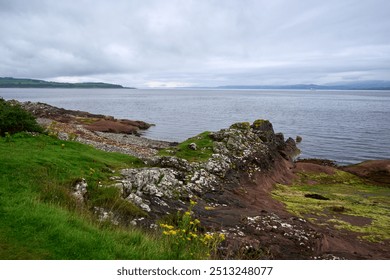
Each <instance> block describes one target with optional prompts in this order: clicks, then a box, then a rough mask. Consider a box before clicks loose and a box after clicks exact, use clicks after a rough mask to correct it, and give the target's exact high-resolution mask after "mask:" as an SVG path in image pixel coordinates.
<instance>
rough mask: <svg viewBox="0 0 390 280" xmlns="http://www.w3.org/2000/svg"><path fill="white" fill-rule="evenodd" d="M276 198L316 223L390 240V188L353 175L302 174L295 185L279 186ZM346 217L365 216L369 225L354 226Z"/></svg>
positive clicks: (339, 172) (366, 237)
mask: <svg viewBox="0 0 390 280" xmlns="http://www.w3.org/2000/svg"><path fill="white" fill-rule="evenodd" d="M305 194H318V195H321V196H323V197H325V198H328V199H329V200H318V199H312V198H306V197H305ZM273 196H274V197H275V198H276V199H278V200H280V201H282V202H283V203H285V205H286V207H287V210H289V211H290V212H292V213H294V214H296V215H298V216H303V217H306V218H309V219H310V220H312V221H313V222H315V223H319V224H329V225H334V226H335V227H336V228H340V229H346V230H350V231H354V232H359V233H361V234H362V238H364V239H367V240H370V241H381V240H385V239H390V202H389V199H388V198H389V196H390V189H389V188H388V187H380V186H373V185H369V184H367V183H366V182H364V181H363V180H361V179H360V178H358V177H356V176H355V175H352V174H350V173H346V172H343V171H337V172H336V173H335V174H333V175H327V174H322V173H321V174H310V173H302V174H300V176H299V179H297V180H296V181H295V182H294V184H293V185H292V186H285V185H278V186H277V188H276V189H275V190H274V192H273ZM345 215H347V216H356V217H363V218H364V219H365V220H366V221H368V223H367V224H366V225H362V226H358V225H354V224H351V223H349V222H347V221H345V218H344V219H343V217H346V216H345ZM370 221H371V222H370Z"/></svg>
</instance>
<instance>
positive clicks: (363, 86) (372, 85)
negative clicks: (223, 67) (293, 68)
mask: <svg viewBox="0 0 390 280" xmlns="http://www.w3.org/2000/svg"><path fill="white" fill-rule="evenodd" d="M217 88H220V89H307V90H390V81H358V82H345V83H332V84H324V85H316V84H296V85H253V86H249V85H228V86H219V87H217Z"/></svg>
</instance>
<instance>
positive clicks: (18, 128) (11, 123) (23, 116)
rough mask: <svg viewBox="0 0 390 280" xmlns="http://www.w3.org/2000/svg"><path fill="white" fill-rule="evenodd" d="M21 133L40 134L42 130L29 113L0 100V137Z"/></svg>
mask: <svg viewBox="0 0 390 280" xmlns="http://www.w3.org/2000/svg"><path fill="white" fill-rule="evenodd" d="M22 131H29V132H42V131H43V129H42V127H40V126H39V125H38V123H37V121H36V119H35V118H34V116H33V115H31V114H30V113H29V112H27V111H26V110H24V109H23V108H22V107H20V106H19V105H11V104H9V103H8V102H6V101H5V100H4V99H2V98H0V136H5V134H6V133H7V132H8V133H9V134H15V133H17V132H22Z"/></svg>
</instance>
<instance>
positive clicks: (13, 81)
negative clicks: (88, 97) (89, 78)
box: [0, 77, 123, 88]
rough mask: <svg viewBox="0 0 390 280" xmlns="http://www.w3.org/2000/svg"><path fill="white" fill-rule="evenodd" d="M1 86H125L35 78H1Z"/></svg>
mask: <svg viewBox="0 0 390 280" xmlns="http://www.w3.org/2000/svg"><path fill="white" fill-rule="evenodd" d="M0 88H123V86H121V85H115V84H107V83H57V82H48V81H43V80H34V79H17V78H8V77H6V78H0Z"/></svg>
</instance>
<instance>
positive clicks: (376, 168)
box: [341, 160, 390, 187]
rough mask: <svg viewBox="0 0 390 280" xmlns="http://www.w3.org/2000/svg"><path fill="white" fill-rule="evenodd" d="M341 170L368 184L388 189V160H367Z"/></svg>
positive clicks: (389, 172) (389, 162) (389, 180)
mask: <svg viewBox="0 0 390 280" xmlns="http://www.w3.org/2000/svg"><path fill="white" fill-rule="evenodd" d="M341 169H342V170H343V171H346V172H349V173H352V174H354V175H356V176H359V177H361V178H363V179H365V180H367V181H369V182H372V183H376V184H380V185H382V186H388V187H390V160H369V161H364V162H362V163H359V164H355V165H350V166H346V167H342V168H341Z"/></svg>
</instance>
